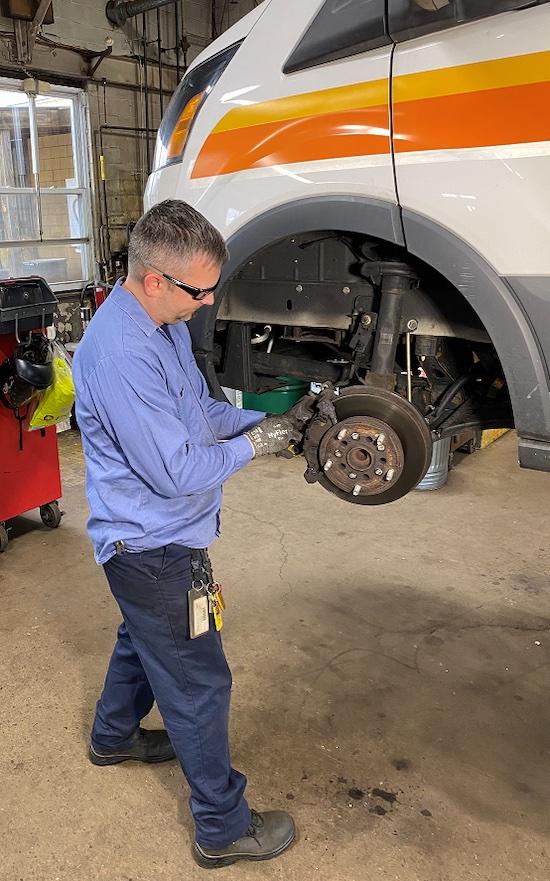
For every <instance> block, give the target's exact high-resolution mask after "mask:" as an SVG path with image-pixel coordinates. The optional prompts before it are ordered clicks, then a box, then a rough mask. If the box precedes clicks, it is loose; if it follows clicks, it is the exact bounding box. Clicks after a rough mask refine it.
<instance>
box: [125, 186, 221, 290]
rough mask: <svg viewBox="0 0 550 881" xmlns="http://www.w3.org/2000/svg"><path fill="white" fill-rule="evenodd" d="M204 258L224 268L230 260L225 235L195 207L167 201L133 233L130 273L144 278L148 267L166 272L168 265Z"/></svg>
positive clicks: (178, 201) (151, 211)
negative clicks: (202, 256)
mask: <svg viewBox="0 0 550 881" xmlns="http://www.w3.org/2000/svg"><path fill="white" fill-rule="evenodd" d="M200 254H202V255H204V256H205V257H206V258H210V260H211V262H212V263H214V264H219V265H220V266H221V264H222V263H224V261H225V260H226V259H227V248H226V245H225V242H224V240H223V238H222V235H221V233H220V232H218V230H217V229H216V227H215V226H212V224H211V223H210V221H208V220H207V219H206V217H204V216H203V215H202V214H201V213H200V212H199V211H196V210H195V208H192V207H191V205H188V204H187V203H186V202H182V201H181V200H180V199H166V200H165V201H164V202H159V203H158V205H154V206H153V208H150V209H149V211H147V212H146V213H145V214H144V215H143V217H141V218H140V219H139V220H138V222H137V223H136V225H135V227H134V229H133V230H132V233H131V235H130V241H129V244H128V272H129V273H130V275H132V276H133V277H134V278H143V276H144V274H145V271H146V268H147V267H151V266H154V267H156V268H157V269H163V268H164V266H165V265H166V261H170V260H172V261H173V260H174V258H176V259H177V260H178V261H181V262H183V263H187V262H189V261H191V260H192V259H193V258H194V257H197V256H198V255H200Z"/></svg>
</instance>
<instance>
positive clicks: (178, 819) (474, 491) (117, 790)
mask: <svg viewBox="0 0 550 881" xmlns="http://www.w3.org/2000/svg"><path fill="white" fill-rule="evenodd" d="M62 448H63V461H64V472H65V496H64V500H63V508H64V510H65V512H66V516H65V518H64V521H63V524H62V526H61V528H60V529H59V530H58V531H57V532H50V531H48V530H46V529H45V528H42V527H41V525H40V522H39V520H38V517H37V516H35V515H34V514H33V515H29V516H28V517H27V518H24V519H21V520H20V521H18V523H17V525H16V526H15V527H14V530H13V532H12V540H11V545H10V548H9V551H8V553H7V554H5V555H4V556H3V557H2V558H0V581H1V596H2V614H1V617H0V630H1V631H2V635H1V640H2V646H3V650H2V653H1V661H0V664H1V666H2V668H3V669H2V670H1V672H0V689H1V694H0V718H1V730H2V738H3V744H2V750H1V753H0V780H1V782H2V793H1V797H0V841H1V842H2V859H1V861H0V878H1V879H2V881H4V879H5V881H35V879H36V881H194V879H199V878H204V877H205V873H204V871H203V870H200V869H199V868H198V867H196V866H195V865H194V864H193V863H192V861H191V858H190V842H191V837H192V824H191V822H190V817H189V814H188V809H187V804H186V798H187V792H186V784H185V782H184V781H183V778H182V776H181V773H180V771H179V768H178V766H177V765H176V764H175V763H170V764H167V765H163V766H158V767H148V766H139V765H136V764H131V763H128V764H125V765H121V766H119V767H112V768H104V769H99V768H94V767H93V766H92V765H90V764H89V763H88V761H87V759H86V742H87V734H88V730H89V726H90V722H91V718H92V713H93V710H94V703H95V700H96V697H97V694H98V691H99V689H100V686H101V683H102V678H103V673H104V669H105V665H106V662H107V658H108V655H109V653H110V650H111V648H112V643H113V639H114V635H115V629H116V626H117V622H118V613H117V609H116V607H115V604H114V602H113V600H112V599H111V597H110V594H109V593H108V590H107V586H106V583H105V582H104V578H103V575H102V572H101V570H100V569H99V568H98V567H96V565H95V564H94V562H93V559H92V554H91V550H90V546H89V544H88V541H87V538H86V535H85V517H86V510H85V503H84V492H83V473H82V463H81V456H80V450H79V444H78V439H77V438H76V437H75V436H70V435H69V436H64V437H63V442H62ZM515 457H516V450H515V439H514V437H513V436H512V435H509V436H507V437H506V438H504V439H502V440H500V441H498V442H497V443H496V444H494V445H493V446H492V447H490V448H489V449H487V450H485V451H484V452H482V453H476V454H475V455H474V456H470V457H468V458H466V459H464V460H463V461H462V462H461V463H460V465H459V466H458V467H457V469H456V470H454V471H453V473H452V475H451V480H450V482H449V484H448V486H447V487H446V488H445V489H443V490H441V491H439V492H437V493H427V494H426V493H422V494H421V493H414V494H411V495H409V496H408V497H406V498H405V499H402V500H401V501H399V502H397V503H394V504H393V505H389V506H386V507H382V508H378V509H376V508H374V509H370V510H369V509H368V508H359V507H356V506H353V505H349V504H346V503H343V502H340V501H338V500H336V499H335V498H334V497H332V496H330V495H328V494H327V493H325V492H324V491H323V490H322V489H320V488H318V487H308V486H307V485H306V484H305V483H304V481H303V480H302V478H301V471H302V470H303V464H302V462H300V461H293V462H287V461H279V460H269V461H265V460H264V461H262V460H260V461H258V462H255V463H253V465H252V466H250V467H249V468H248V469H247V470H245V471H244V472H241V473H240V474H239V475H237V476H236V477H235V478H233V479H232V480H231V481H229V483H228V484H227V487H226V493H225V506H224V512H225V513H224V535H223V539H222V540H221V541H220V542H219V543H218V544H217V545H216V547H215V548H214V550H213V558H214V560H215V563H216V569H217V573H218V576H219V577H220V579H222V580H223V581H224V583H225V593H226V597H227V599H228V601H229V608H228V612H227V616H226V628H225V630H224V636H225V646H226V651H227V654H228V657H229V660H230V663H231V666H232V669H233V673H234V680H235V686H234V702H233V716H232V722H233V756H234V763H235V765H236V767H237V768H240V769H243V770H245V771H246V773H247V774H248V776H249V780H250V784H249V796H250V800H251V802H252V804H253V805H254V806H256V807H257V808H259V809H264V808H271V807H281V806H282V807H283V808H288V809H290V810H292V812H293V813H294V815H295V817H296V820H297V823H298V827H299V830H300V838H299V841H298V843H297V844H296V845H295V846H294V847H293V849H292V850H291V851H290V852H288V853H287V854H286V855H285V856H283V857H281V858H280V859H278V860H275V861H273V862H272V863H265V864H259V865H247V864H239V865H237V866H233V867H231V868H228V869H225V870H224V872H223V877H224V878H225V879H227V881H240V879H242V881H247V879H261V881H270V879H281V881H282V879H284V881H371V879H372V881H374V879H376V881H469V879H476V881H477V879H482V881H493V879H494V881H512V879H518V881H520V879H521V881H525V879H529V881H548V878H549V877H550V838H549V833H550V786H549V782H548V781H549V778H550V767H549V766H550V756H549V754H548V750H549V743H550V701H549V692H550V681H549V669H550V595H549V592H548V590H547V577H548V564H549V558H550V550H549V547H548V533H547V527H544V526H543V524H544V523H545V522H547V520H546V517H547V508H548V491H549V489H550V475H543V474H537V473H535V472H524V471H520V470H519V468H517V466H516V463H515ZM158 721H159V720H158V717H155V718H154V719H153V722H154V723H155V724H157V723H158ZM376 788H378V789H379V790H382V795H381V794H380V793H379V794H378V796H376V794H375V792H374V790H375V789H376ZM392 794H393V795H392ZM220 877H221V876H220Z"/></svg>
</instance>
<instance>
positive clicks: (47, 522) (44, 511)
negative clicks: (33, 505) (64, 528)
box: [40, 502, 62, 529]
mask: <svg viewBox="0 0 550 881" xmlns="http://www.w3.org/2000/svg"><path fill="white" fill-rule="evenodd" d="M61 516H62V515H61V511H60V510H59V502H50V503H49V504H48V505H42V506H41V508H40V517H41V518H42V523H43V524H44V526H47V527H48V529H57V527H58V526H59V524H60V523H61Z"/></svg>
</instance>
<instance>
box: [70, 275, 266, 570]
mask: <svg viewBox="0 0 550 881" xmlns="http://www.w3.org/2000/svg"><path fill="white" fill-rule="evenodd" d="M73 375H74V381H75V386H76V399H77V402H76V414H77V420H78V425H79V428H80V431H81V433H82V443H83V447H84V453H85V456H86V494H87V497H88V503H89V506H90V519H89V521H88V531H89V533H90V537H91V539H92V542H93V544H94V548H95V556H96V560H97V562H98V563H104V562H105V561H106V560H108V559H109V558H110V557H112V556H113V554H114V553H115V542H117V541H123V542H124V545H125V547H126V549H127V550H129V551H132V552H139V551H143V550H150V549H153V548H158V547H163V546H164V545H167V544H172V543H173V544H180V545H185V546H187V547H192V548H202V547H207V546H208V545H209V544H210V543H211V542H212V541H213V539H214V538H215V537H216V536H217V535H218V534H219V510H220V504H221V492H222V490H221V488H222V484H223V482H224V481H225V480H227V478H228V477H230V476H231V475H232V474H233V473H234V472H235V471H238V469H239V468H242V467H243V466H244V465H246V464H247V463H248V462H249V461H250V460H251V459H252V455H253V453H252V446H251V444H250V442H249V441H248V439H247V438H246V437H243V436H242V435H243V432H244V431H246V430H247V429H249V428H252V426H254V425H256V424H257V423H258V422H259V421H260V420H261V419H262V418H263V416H264V414H263V413H258V412H257V411H255V410H238V409H237V408H235V407H232V406H231V405H230V404H226V403H221V402H220V401H215V400H214V399H213V398H211V397H210V396H209V394H208V388H207V385H206V382H205V380H204V377H203V375H202V373H201V372H200V370H199V368H198V366H197V364H196V361H195V358H194V356H193V352H192V349H191V337H190V334H189V330H188V329H187V325H186V324H185V322H181V323H180V324H177V325H172V326H170V327H167V326H162V327H159V326H158V325H157V324H155V323H154V321H153V320H152V319H151V318H150V317H149V315H148V314H147V312H146V311H145V309H144V308H143V307H142V305H141V304H140V303H139V301H138V300H137V299H136V298H135V297H134V296H133V295H132V294H131V293H130V292H129V291H127V290H126V289H125V288H124V287H122V285H121V284H120V283H117V285H116V286H115V287H114V289H113V291H112V292H111V294H110V296H109V297H108V298H107V300H106V302H105V303H104V305H103V306H101V308H100V309H99V310H98V311H97V313H96V314H95V315H94V317H93V319H92V321H91V322H90V324H89V326H88V328H87V329H86V332H85V334H84V337H83V339H82V341H81V342H80V344H79V346H78V349H77V352H76V355H75V358H74V365H73Z"/></svg>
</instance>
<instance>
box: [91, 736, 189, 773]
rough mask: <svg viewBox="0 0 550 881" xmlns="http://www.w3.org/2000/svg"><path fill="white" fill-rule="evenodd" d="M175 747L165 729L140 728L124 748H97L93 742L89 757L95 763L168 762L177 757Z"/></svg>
mask: <svg viewBox="0 0 550 881" xmlns="http://www.w3.org/2000/svg"><path fill="white" fill-rule="evenodd" d="M175 755H176V754H175V752H174V747H173V746H172V744H171V743H170V739H169V737H168V735H167V733H166V731H164V729H162V728H161V729H160V730H158V731H145V729H144V728H138V729H137V731H135V732H134V736H133V738H132V741H131V743H130V744H129V745H128V746H127V747H124V748H123V749H120V748H117V747H113V749H108V748H106V747H101V748H99V749H96V748H95V747H94V746H93V745H92V744H90V747H89V749H88V757H89V759H90V762H92V764H93V765H118V763H119V762H127V761H128V760H129V759H134V760H135V761H136V762H152V763H155V762H167V761H168V760H169V759H173V758H174V757H175Z"/></svg>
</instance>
